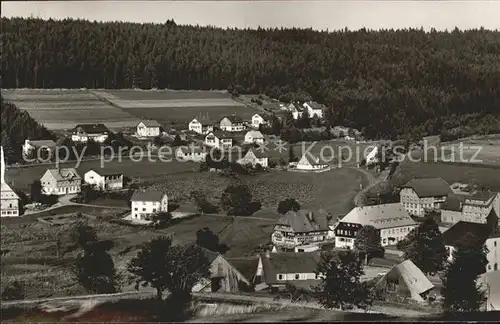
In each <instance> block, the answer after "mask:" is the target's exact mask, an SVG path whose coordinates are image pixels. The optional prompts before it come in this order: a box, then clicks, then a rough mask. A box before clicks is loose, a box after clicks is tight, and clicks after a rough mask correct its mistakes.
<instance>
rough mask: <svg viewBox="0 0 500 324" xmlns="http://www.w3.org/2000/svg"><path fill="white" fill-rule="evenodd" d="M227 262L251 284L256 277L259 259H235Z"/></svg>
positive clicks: (229, 259) (228, 259)
mask: <svg viewBox="0 0 500 324" xmlns="http://www.w3.org/2000/svg"><path fill="white" fill-rule="evenodd" d="M226 260H227V262H229V263H230V264H232V265H233V267H235V268H236V269H237V270H238V271H239V272H240V273H241V274H242V275H243V276H244V277H245V278H246V279H247V280H248V281H249V282H251V281H252V279H253V278H254V276H255V272H256V271H257V266H258V264H259V259H258V258H256V257H237V258H236V257H235V258H226Z"/></svg>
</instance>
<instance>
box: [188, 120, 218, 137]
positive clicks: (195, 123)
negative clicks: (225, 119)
mask: <svg viewBox="0 0 500 324" xmlns="http://www.w3.org/2000/svg"><path fill="white" fill-rule="evenodd" d="M188 129H189V130H190V131H193V132H195V133H198V134H201V135H206V134H208V133H210V132H212V131H213V130H214V123H213V122H212V121H211V120H210V119H208V118H206V117H197V118H194V119H193V120H192V121H190V122H189V125H188Z"/></svg>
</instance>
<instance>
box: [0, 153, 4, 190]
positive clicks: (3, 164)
mask: <svg viewBox="0 0 500 324" xmlns="http://www.w3.org/2000/svg"><path fill="white" fill-rule="evenodd" d="M0 150H1V154H2V161H1V163H2V175H1V176H2V178H1V180H2V183H5V158H4V155H3V146H0Z"/></svg>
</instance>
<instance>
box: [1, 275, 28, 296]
mask: <svg viewBox="0 0 500 324" xmlns="http://www.w3.org/2000/svg"><path fill="white" fill-rule="evenodd" d="M21 299H24V286H23V284H22V283H20V282H19V281H17V280H14V281H12V282H10V283H8V284H7V285H6V286H5V288H4V290H3V291H2V300H21Z"/></svg>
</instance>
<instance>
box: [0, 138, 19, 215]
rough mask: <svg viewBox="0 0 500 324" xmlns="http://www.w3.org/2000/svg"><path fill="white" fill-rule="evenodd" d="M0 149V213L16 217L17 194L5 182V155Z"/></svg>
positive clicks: (17, 206)
mask: <svg viewBox="0 0 500 324" xmlns="http://www.w3.org/2000/svg"><path fill="white" fill-rule="evenodd" d="M0 151H1V155H2V156H1V161H0V162H1V164H2V165H1V167H2V169H1V172H2V173H1V201H0V213H1V216H2V217H16V216H20V215H19V196H18V195H17V194H16V193H15V192H14V190H12V188H11V187H10V186H9V185H8V184H7V183H6V182H5V157H4V154H3V147H0Z"/></svg>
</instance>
